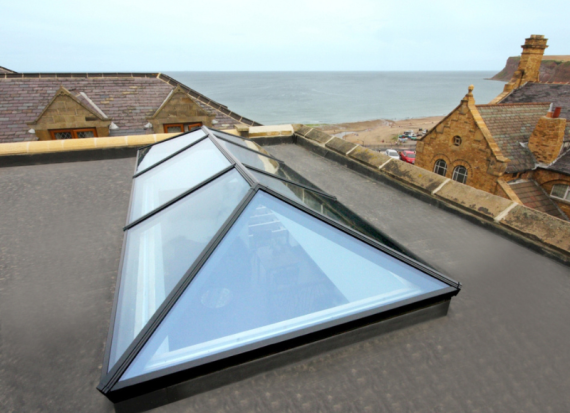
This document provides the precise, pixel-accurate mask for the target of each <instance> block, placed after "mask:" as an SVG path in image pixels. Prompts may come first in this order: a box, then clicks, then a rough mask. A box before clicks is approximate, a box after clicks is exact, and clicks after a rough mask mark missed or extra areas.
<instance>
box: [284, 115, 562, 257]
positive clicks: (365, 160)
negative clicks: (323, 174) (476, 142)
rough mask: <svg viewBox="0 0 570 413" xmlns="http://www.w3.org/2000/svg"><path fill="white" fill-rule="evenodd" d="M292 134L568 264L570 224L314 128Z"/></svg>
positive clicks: (325, 153) (307, 144) (321, 151)
mask: <svg viewBox="0 0 570 413" xmlns="http://www.w3.org/2000/svg"><path fill="white" fill-rule="evenodd" d="M295 138H296V140H297V144H299V145H302V146H305V147H307V148H309V149H311V150H312V151H313V152H316V153H317V154H319V155H321V156H324V157H326V158H329V159H331V160H334V161H336V162H338V163H341V164H342V165H345V166H347V167H349V168H350V169H354V170H356V171H358V172H363V173H364V174H366V175H367V176H369V177H371V178H375V179H378V180H383V181H385V180H386V179H387V180H391V181H393V182H396V183H397V184H399V185H400V186H403V187H404V188H405V189H407V190H409V191H412V192H416V193H418V194H420V195H421V196H422V197H423V198H426V197H427V198H429V199H431V200H433V201H436V202H437V203H438V204H440V205H442V206H445V207H448V208H450V209H452V210H454V211H456V212H458V213H460V214H462V215H467V216H469V217H471V218H475V219H476V220H478V221H480V222H482V223H485V224H487V225H489V226H492V227H493V228H494V229H496V230H498V231H501V232H504V233H506V234H507V235H509V236H511V237H513V238H516V239H517V240H519V241H521V242H523V243H524V244H526V245H528V246H531V247H533V248H534V249H537V250H540V251H541V252H543V253H546V254H547V255H551V256H554V257H556V258H558V259H559V260H561V261H563V262H565V263H568V264H570V222H567V221H563V220H561V219H558V218H555V217H553V216H551V215H548V214H545V213H542V212H540V211H537V210H534V209H531V208H527V207H525V206H523V205H520V204H518V203H516V202H514V201H512V200H510V199H505V198H503V197H500V196H496V195H492V194H490V193H488V192H485V191H481V190H478V189H475V188H472V187H470V186H468V185H464V184H461V183H459V182H455V181H453V180H451V179H449V178H445V177H443V176H441V175H438V174H435V173H433V172H430V171H428V170H425V169H422V168H419V167H417V166H414V165H411V164H408V163H405V162H402V161H399V160H395V159H392V158H390V157H389V156H387V155H384V154H381V153H379V152H376V151H373V150H370V149H367V148H363V147H361V146H359V145H356V144H353V143H350V142H346V141H344V140H342V139H339V138H336V137H332V136H330V135H327V134H326V133H324V132H321V131H320V130H317V129H312V128H309V127H307V126H303V125H298V126H296V131H295Z"/></svg>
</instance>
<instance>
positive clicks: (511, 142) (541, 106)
mask: <svg viewBox="0 0 570 413" xmlns="http://www.w3.org/2000/svg"><path fill="white" fill-rule="evenodd" d="M549 106H550V104H549V103H523V104H520V103H519V104H497V105H477V109H478V110H479V113H480V114H481V117H482V118H483V120H484V121H485V125H487V128H488V129H489V131H490V132H491V134H492V135H493V138H494V139H495V141H496V142H497V145H499V148H500V149H501V152H502V153H503V155H504V156H506V157H507V158H509V159H510V160H511V161H510V162H509V164H508V166H507V170H506V172H507V173H513V172H521V171H527V170H530V169H533V168H534V166H535V159H534V156H533V155H532V153H531V151H530V150H529V149H528V148H527V147H526V145H527V144H528V139H529V138H530V135H531V134H532V131H533V130H534V128H535V127H536V124H537V123H538V120H539V119H540V118H541V117H542V116H544V115H546V113H547V112H548V108H549ZM521 144H522V145H521Z"/></svg>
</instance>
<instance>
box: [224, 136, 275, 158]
mask: <svg viewBox="0 0 570 413" xmlns="http://www.w3.org/2000/svg"><path fill="white" fill-rule="evenodd" d="M214 135H216V136H217V137H219V138H222V139H226V140H228V141H231V142H234V143H237V144H238V145H241V146H245V147H248V148H249V149H253V150H254V151H257V152H261V153H264V154H266V155H269V153H268V152H267V151H266V150H265V149H263V147H261V146H259V145H258V144H257V143H255V142H254V141H252V140H246V139H243V138H240V137H239V136H235V135H232V134H229V133H223V132H218V131H216V132H214Z"/></svg>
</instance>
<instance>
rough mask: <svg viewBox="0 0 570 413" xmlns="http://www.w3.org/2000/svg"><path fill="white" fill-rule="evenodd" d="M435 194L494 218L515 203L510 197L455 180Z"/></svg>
mask: <svg viewBox="0 0 570 413" xmlns="http://www.w3.org/2000/svg"><path fill="white" fill-rule="evenodd" d="M435 196H436V197H439V198H443V199H445V200H447V201H449V202H452V203H453V204H456V205H460V206H462V207H464V208H467V209H468V210H470V211H473V212H475V213H478V214H480V215H483V216H486V217H490V218H493V219H494V218H495V217H496V216H497V215H499V214H500V213H501V212H503V211H504V210H506V209H507V208H508V207H509V206H511V205H512V204H513V201H511V200H510V199H506V198H503V197H500V196H497V195H493V194H490V193H488V192H485V191H481V190H479V189H475V188H472V187H470V186H468V185H464V184H460V183H459V182H455V181H449V182H448V183H446V184H445V185H444V186H443V187H442V188H441V189H440V190H439V191H437V193H436V194H435Z"/></svg>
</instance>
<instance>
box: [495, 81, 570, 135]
mask: <svg viewBox="0 0 570 413" xmlns="http://www.w3.org/2000/svg"><path fill="white" fill-rule="evenodd" d="M523 102H548V103H552V104H553V106H554V107H561V108H562V111H561V113H560V117H562V118H566V119H568V121H569V122H568V123H567V125H566V133H565V137H564V140H565V141H569V140H570V84H568V83H566V84H564V83H534V82H528V83H526V84H524V85H523V86H521V87H520V88H518V89H515V90H513V91H512V92H511V93H510V94H509V95H508V96H507V97H505V98H504V99H503V100H502V101H501V102H500V103H523Z"/></svg>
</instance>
